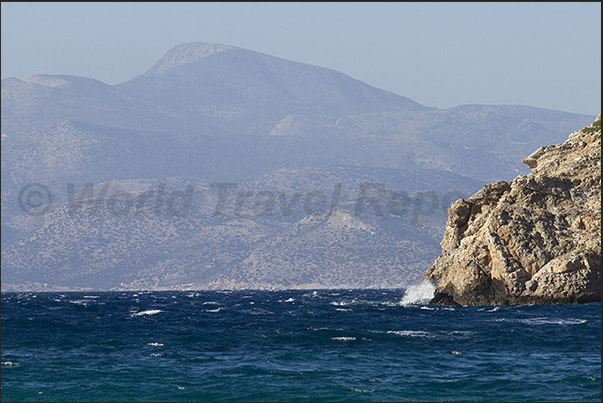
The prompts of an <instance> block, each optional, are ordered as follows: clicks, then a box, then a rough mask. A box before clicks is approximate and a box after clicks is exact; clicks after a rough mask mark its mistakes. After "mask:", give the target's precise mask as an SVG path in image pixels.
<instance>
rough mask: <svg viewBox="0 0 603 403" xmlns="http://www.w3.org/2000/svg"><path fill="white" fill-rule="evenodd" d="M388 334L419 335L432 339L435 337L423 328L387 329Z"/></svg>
mask: <svg viewBox="0 0 603 403" xmlns="http://www.w3.org/2000/svg"><path fill="white" fill-rule="evenodd" d="M387 333H388V334H397V335H398V336H407V337H421V338H423V339H433V338H435V336H434V335H432V334H431V333H429V332H425V331H423V330H388V331H387Z"/></svg>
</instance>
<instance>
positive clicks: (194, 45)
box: [144, 42, 234, 76]
mask: <svg viewBox="0 0 603 403" xmlns="http://www.w3.org/2000/svg"><path fill="white" fill-rule="evenodd" d="M230 49H234V46H229V45H222V44H219V43H204V42H185V43H181V44H180V45H176V46H174V47H173V48H171V49H170V50H168V51H167V52H166V53H165V55H164V56H163V57H162V58H161V59H160V60H158V61H157V62H156V63H155V64H154V65H153V66H152V67H151V68H150V69H149V70H148V71H147V72H146V73H145V74H144V75H145V76H149V75H155V74H160V73H163V72H164V71H166V70H169V69H171V68H173V67H176V66H179V65H181V64H185V63H190V62H196V61H197V60H200V59H202V58H204V57H207V56H211V55H213V54H216V53H222V52H225V51H227V50H230Z"/></svg>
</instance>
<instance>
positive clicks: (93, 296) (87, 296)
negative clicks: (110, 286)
mask: <svg viewBox="0 0 603 403" xmlns="http://www.w3.org/2000/svg"><path fill="white" fill-rule="evenodd" d="M82 298H89V299H95V298H98V295H84V296H83V297H82Z"/></svg>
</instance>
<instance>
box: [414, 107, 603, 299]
mask: <svg viewBox="0 0 603 403" xmlns="http://www.w3.org/2000/svg"><path fill="white" fill-rule="evenodd" d="M523 162H524V163H525V164H526V165H527V166H528V167H529V168H532V173H530V174H528V175H519V176H518V177H517V178H515V179H514V180H513V181H511V182H504V181H499V182H496V183H491V184H488V185H486V186H485V187H484V188H483V189H481V190H480V191H479V192H477V193H475V194H474V195H473V196H471V197H470V198H468V199H465V200H463V199H460V200H457V201H456V202H455V203H453V204H452V206H450V208H449V209H448V215H449V217H448V221H447V223H446V230H445V234H444V239H443V240H442V242H441V245H442V255H440V257H439V258H438V259H437V260H436V261H435V263H434V265H433V266H432V267H431V268H430V269H429V270H428V271H427V273H425V275H424V276H423V280H422V281H424V280H427V279H432V280H433V281H435V283H436V286H437V287H436V291H435V295H434V298H433V299H432V301H431V303H432V304H444V305H456V304H461V305H489V304H531V303H545V304H554V303H576V302H577V303H586V302H593V301H601V115H599V117H598V118H597V119H596V120H595V122H594V123H593V124H591V125H590V126H587V127H585V128H583V129H582V130H579V131H577V132H574V133H572V134H571V135H570V136H569V139H568V140H567V141H565V142H564V143H562V144H557V145H551V146H544V147H541V148H539V149H538V150H536V151H535V152H534V153H532V154H531V155H530V156H528V157H527V158H525V159H524V160H523Z"/></svg>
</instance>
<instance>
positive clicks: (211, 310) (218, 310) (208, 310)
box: [204, 307, 222, 312]
mask: <svg viewBox="0 0 603 403" xmlns="http://www.w3.org/2000/svg"><path fill="white" fill-rule="evenodd" d="M221 310H222V307H220V308H218V309H206V310H205V311H204V312H220V311H221Z"/></svg>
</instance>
